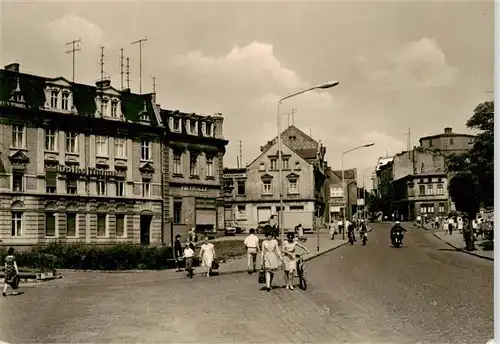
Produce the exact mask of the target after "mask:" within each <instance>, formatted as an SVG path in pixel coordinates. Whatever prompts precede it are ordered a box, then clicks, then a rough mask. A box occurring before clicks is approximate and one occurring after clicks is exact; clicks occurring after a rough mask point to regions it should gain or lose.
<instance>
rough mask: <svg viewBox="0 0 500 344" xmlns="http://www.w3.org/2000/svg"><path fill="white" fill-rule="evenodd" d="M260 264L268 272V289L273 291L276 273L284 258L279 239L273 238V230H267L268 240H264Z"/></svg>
mask: <svg viewBox="0 0 500 344" xmlns="http://www.w3.org/2000/svg"><path fill="white" fill-rule="evenodd" d="M261 252H262V253H261V259H260V265H261V266H262V267H263V269H264V271H265V273H266V289H267V291H271V283H272V281H273V277H274V273H275V272H276V270H278V268H279V267H280V265H281V262H282V261H283V258H282V256H281V252H280V249H279V246H278V241H277V240H276V239H274V238H273V232H272V231H270V230H268V231H266V240H264V241H263V242H262V250H261Z"/></svg>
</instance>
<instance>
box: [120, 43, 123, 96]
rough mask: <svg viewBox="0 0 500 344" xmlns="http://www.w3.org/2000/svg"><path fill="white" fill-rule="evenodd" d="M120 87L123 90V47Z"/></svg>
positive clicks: (121, 51) (121, 50) (121, 52)
mask: <svg viewBox="0 0 500 344" xmlns="http://www.w3.org/2000/svg"><path fill="white" fill-rule="evenodd" d="M120 87H121V90H122V91H123V48H121V49H120Z"/></svg>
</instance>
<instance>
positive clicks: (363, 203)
mask: <svg viewBox="0 0 500 344" xmlns="http://www.w3.org/2000/svg"><path fill="white" fill-rule="evenodd" d="M358 205H359V206H364V205H365V200H364V199H363V198H359V199H358Z"/></svg>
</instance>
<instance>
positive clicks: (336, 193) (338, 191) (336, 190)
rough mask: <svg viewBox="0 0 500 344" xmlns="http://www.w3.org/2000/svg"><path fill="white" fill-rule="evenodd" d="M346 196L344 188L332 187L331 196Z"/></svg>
mask: <svg viewBox="0 0 500 344" xmlns="http://www.w3.org/2000/svg"><path fill="white" fill-rule="evenodd" d="M335 197H344V190H342V188H337V187H330V198H335Z"/></svg>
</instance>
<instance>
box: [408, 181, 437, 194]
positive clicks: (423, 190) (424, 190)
mask: <svg viewBox="0 0 500 344" xmlns="http://www.w3.org/2000/svg"><path fill="white" fill-rule="evenodd" d="M408 188H409V190H408V195H409V196H415V192H414V190H413V184H410V185H408ZM418 194H419V195H420V196H434V195H436V196H442V195H444V186H443V184H437V185H436V190H435V192H434V184H428V185H427V188H426V187H425V185H419V187H418Z"/></svg>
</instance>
